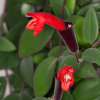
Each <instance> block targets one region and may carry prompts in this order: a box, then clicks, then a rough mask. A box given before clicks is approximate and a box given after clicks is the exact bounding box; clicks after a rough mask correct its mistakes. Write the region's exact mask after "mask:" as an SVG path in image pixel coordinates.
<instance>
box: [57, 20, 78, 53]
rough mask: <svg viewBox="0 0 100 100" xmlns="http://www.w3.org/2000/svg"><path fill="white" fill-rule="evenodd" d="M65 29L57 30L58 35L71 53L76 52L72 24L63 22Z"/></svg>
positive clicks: (76, 46)
mask: <svg viewBox="0 0 100 100" xmlns="http://www.w3.org/2000/svg"><path fill="white" fill-rule="evenodd" d="M64 24H65V26H66V28H65V29H62V30H58V33H59V35H60V36H61V37H62V39H63V40H64V42H65V44H66V45H67V46H68V48H69V50H70V51H71V52H72V53H77V52H78V44H77V41H76V38H75V32H74V24H72V23H70V22H64Z"/></svg>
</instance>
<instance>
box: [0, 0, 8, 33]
mask: <svg viewBox="0 0 100 100" xmlns="http://www.w3.org/2000/svg"><path fill="white" fill-rule="evenodd" d="M6 6H7V0H5V5H4V11H3V15H2V16H3V19H2V23H1V27H0V35H2V31H3V23H4V20H5V13H6Z"/></svg>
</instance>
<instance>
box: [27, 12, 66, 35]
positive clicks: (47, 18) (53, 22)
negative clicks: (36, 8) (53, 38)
mask: <svg viewBox="0 0 100 100" xmlns="http://www.w3.org/2000/svg"><path fill="white" fill-rule="evenodd" d="M26 16H27V17H32V18H33V19H32V20H30V21H29V23H28V24H27V26H26V29H29V30H32V29H34V33H33V36H36V35H37V34H38V33H39V32H40V31H42V29H43V25H44V24H48V25H50V26H52V27H54V28H56V29H57V30H62V29H65V28H66V26H65V25H64V23H63V22H62V21H61V20H60V19H58V18H57V17H55V16H53V15H52V14H49V13H44V12H37V13H27V14H26Z"/></svg>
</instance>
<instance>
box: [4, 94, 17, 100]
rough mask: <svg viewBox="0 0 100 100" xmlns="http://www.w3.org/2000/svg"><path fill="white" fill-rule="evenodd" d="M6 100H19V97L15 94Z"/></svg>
mask: <svg viewBox="0 0 100 100" xmlns="http://www.w3.org/2000/svg"><path fill="white" fill-rule="evenodd" d="M4 100H19V95H18V94H14V93H13V94H10V95H9V96H7V97H6V98H5V99H4Z"/></svg>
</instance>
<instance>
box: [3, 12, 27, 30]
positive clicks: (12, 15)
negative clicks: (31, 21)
mask: <svg viewBox="0 0 100 100" xmlns="http://www.w3.org/2000/svg"><path fill="white" fill-rule="evenodd" d="M26 20H27V19H26V17H25V16H23V15H22V14H21V13H19V12H17V11H9V12H8V13H7V14H6V16H5V21H6V24H7V27H8V28H12V27H13V26H14V25H16V24H17V23H19V22H22V21H26ZM17 32H18V31H17Z"/></svg>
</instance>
